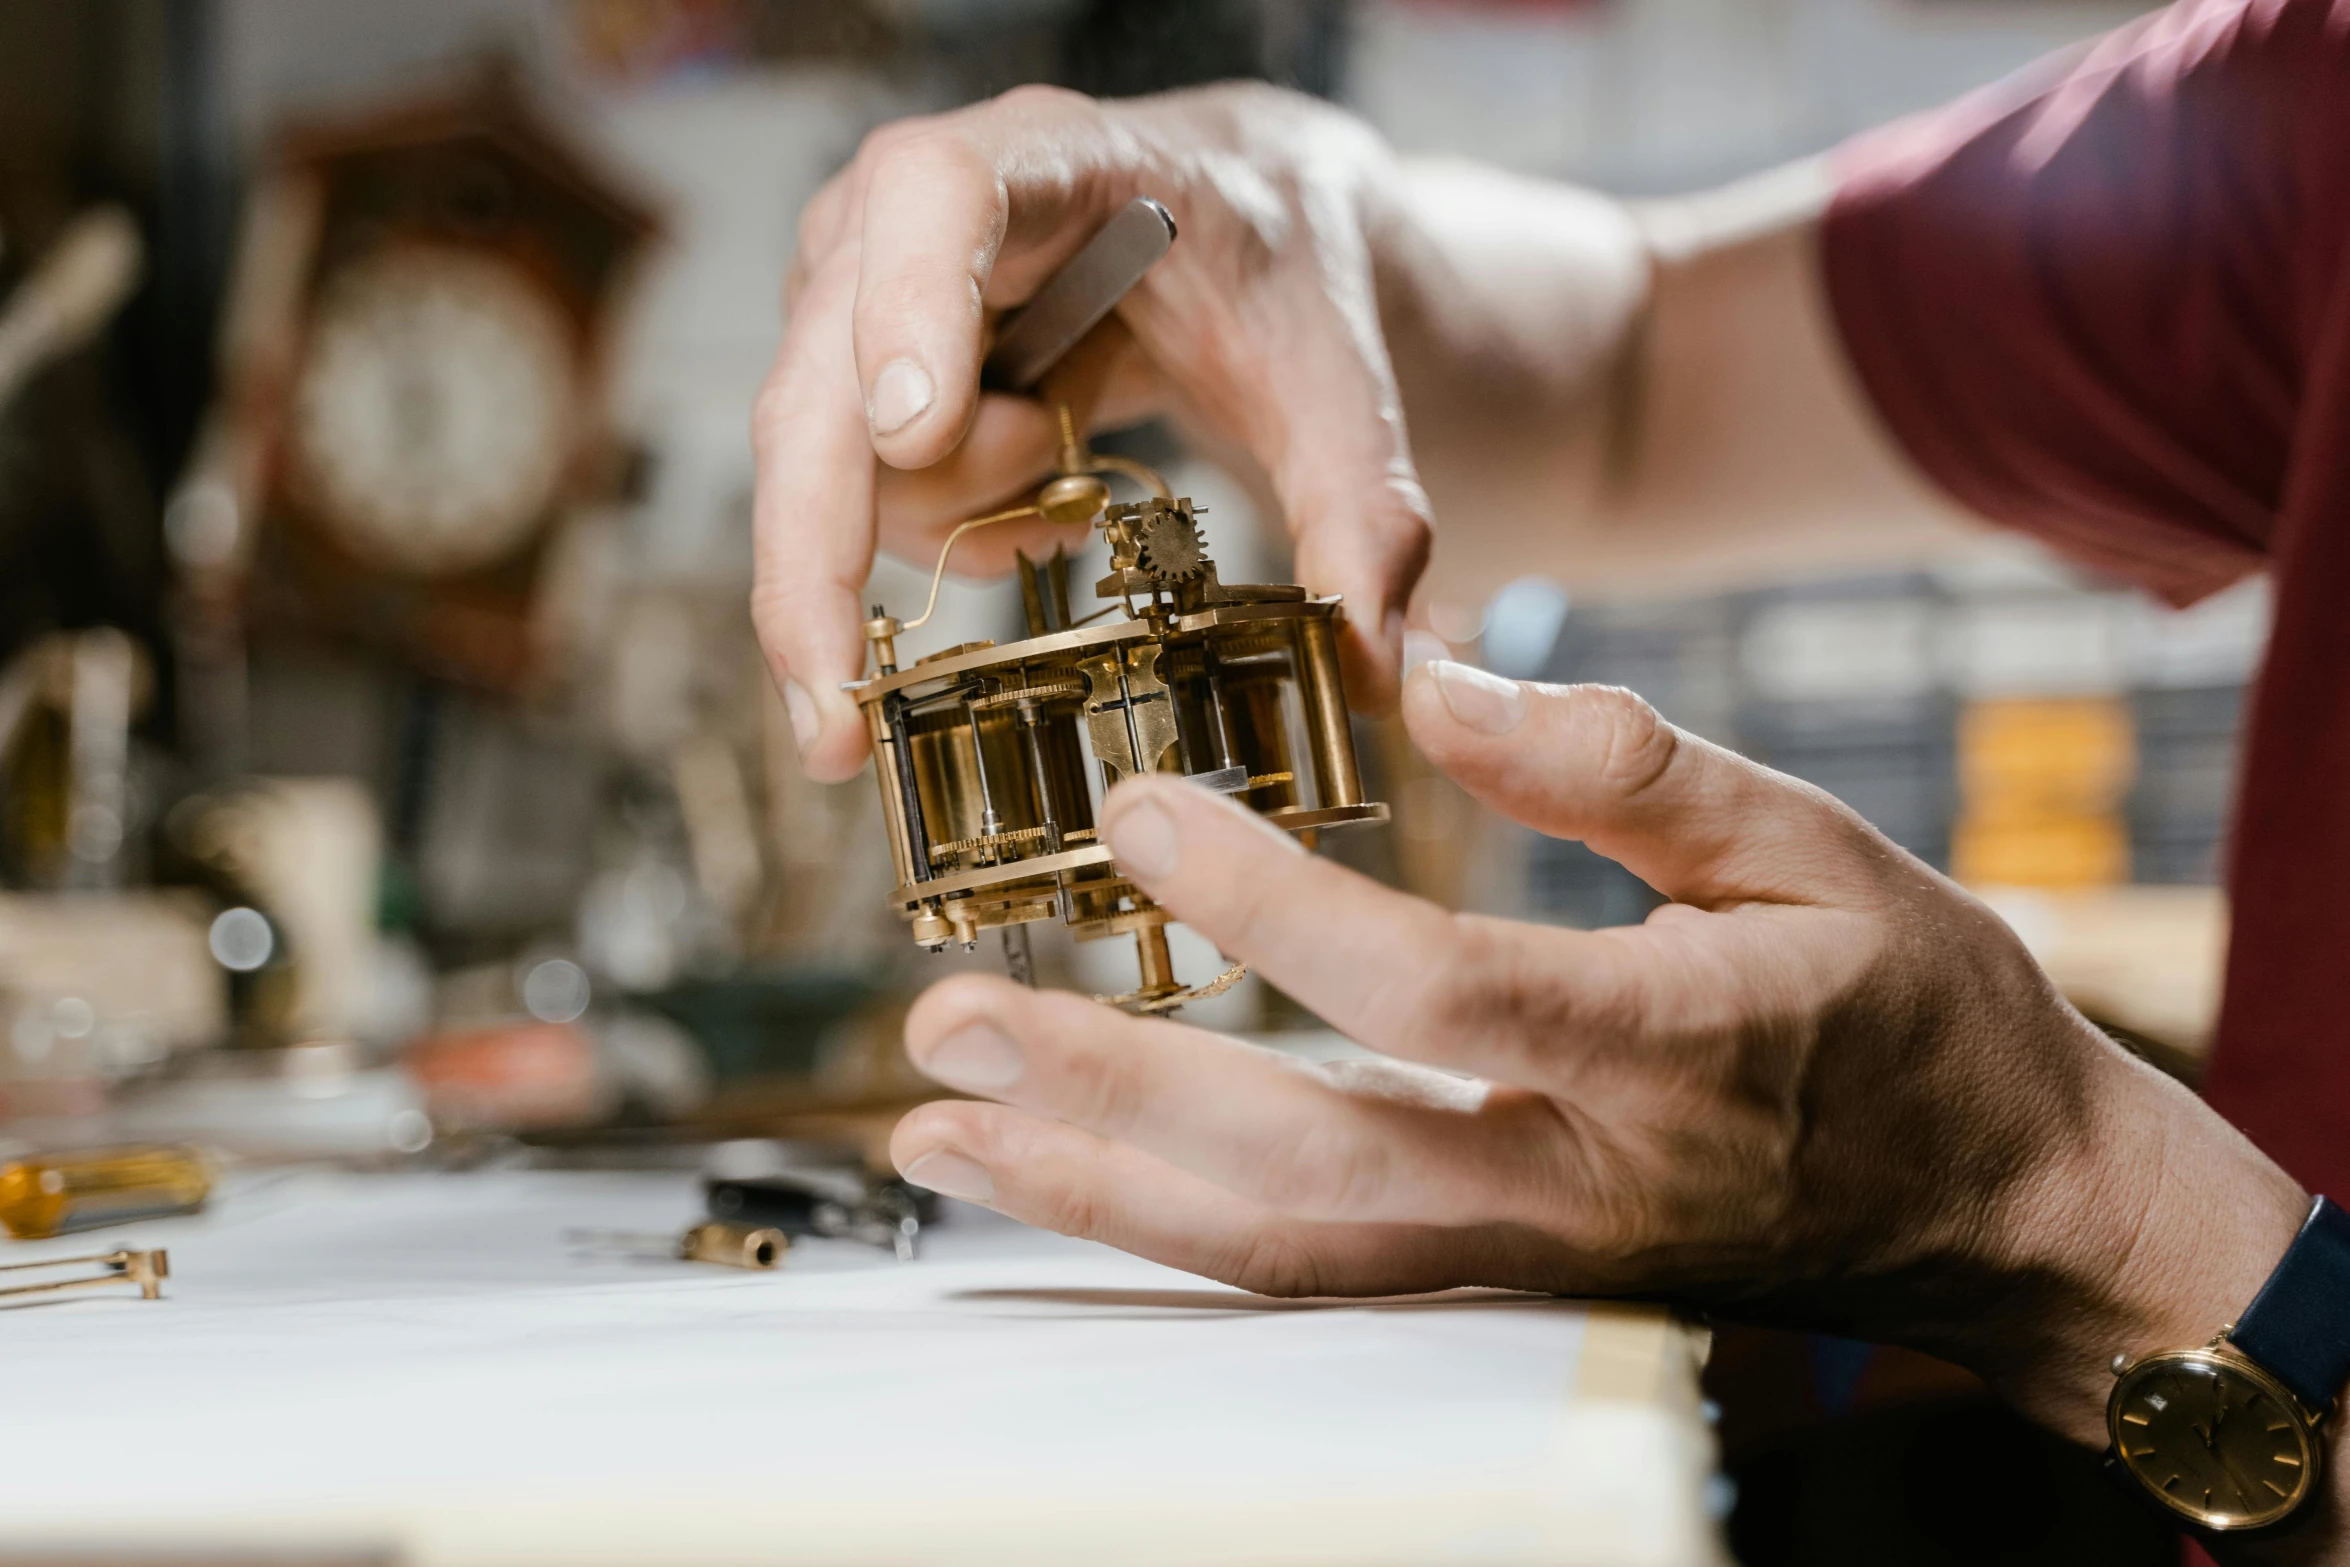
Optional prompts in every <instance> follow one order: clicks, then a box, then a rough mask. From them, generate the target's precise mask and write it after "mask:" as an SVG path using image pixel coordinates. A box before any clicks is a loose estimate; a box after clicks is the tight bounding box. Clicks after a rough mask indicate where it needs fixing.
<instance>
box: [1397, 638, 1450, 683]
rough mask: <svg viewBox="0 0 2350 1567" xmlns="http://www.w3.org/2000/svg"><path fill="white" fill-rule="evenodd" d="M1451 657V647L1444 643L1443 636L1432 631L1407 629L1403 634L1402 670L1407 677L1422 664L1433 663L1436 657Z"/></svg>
mask: <svg viewBox="0 0 2350 1567" xmlns="http://www.w3.org/2000/svg"><path fill="white" fill-rule="evenodd" d="M1450 657H1452V649H1450V648H1448V647H1446V646H1445V645H1444V638H1442V637H1440V636H1438V635H1436V633H1434V632H1433V631H1407V632H1405V633H1404V634H1403V672H1404V674H1405V676H1406V677H1409V676H1410V674H1411V672H1412V671H1413V670H1415V669H1417V668H1419V667H1420V666H1421V665H1422V664H1433V663H1435V662H1436V661H1437V660H1438V659H1441V658H1450Z"/></svg>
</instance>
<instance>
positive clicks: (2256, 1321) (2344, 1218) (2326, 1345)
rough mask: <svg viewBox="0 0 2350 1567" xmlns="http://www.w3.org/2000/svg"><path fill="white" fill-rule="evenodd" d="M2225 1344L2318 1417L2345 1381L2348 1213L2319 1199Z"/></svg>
mask: <svg viewBox="0 0 2350 1567" xmlns="http://www.w3.org/2000/svg"><path fill="white" fill-rule="evenodd" d="M2228 1342H2229V1343H2230V1344H2232V1345H2234V1346H2235V1347H2236V1348H2237V1349H2239V1350H2241V1351H2242V1352H2243V1353H2244V1354H2246V1355H2248V1356H2250V1357H2251V1358H2252V1359H2253V1360H2255V1361H2258V1362H2259V1363H2260V1364H2261V1365H2263V1366H2265V1367H2267V1368H2268V1370H2269V1371H2270V1372H2272V1373H2273V1374H2274V1375H2275V1376H2276V1378H2277V1380H2278V1381H2280V1382H2282V1383H2284V1384H2285V1386H2287V1387H2289V1388H2291V1389H2292V1390H2293V1392H2294V1395H2295V1396H2296V1397H2298V1398H2299V1399H2300V1400H2301V1402H2302V1403H2303V1404H2306V1405H2307V1406H2308V1407H2309V1408H2311V1409H2313V1410H2316V1411H2317V1412H2319V1413H2320V1414H2323V1413H2324V1412H2325V1411H2326V1410H2328V1409H2330V1408H2332V1407H2333V1403H2334V1400H2335V1399H2336V1398H2337V1397H2339V1396H2340V1394H2341V1392H2342V1385H2343V1383H2345V1382H2350V1213H2345V1212H2343V1210H2342V1209H2340V1208H2338V1207H2336V1206H2335V1205H2334V1204H2333V1203H2332V1202H2331V1201H2329V1200H2327V1199H2326V1198H2324V1197H2320V1198H2318V1199H2317V1201H2316V1202H2314V1203H2312V1204H2311V1205H2310V1208H2309V1217H2308V1218H2307V1219H2305V1220H2303V1221H2302V1224H2301V1233H2300V1234H2298V1235H2296V1236H2294V1237H2293V1244H2292V1245H2291V1246H2289V1247H2287V1248H2286V1250H2285V1260H2284V1261H2282V1262H2280V1263H2278V1264H2277V1269H2276V1272H2274V1273H2272V1274H2270V1275H2269V1276H2268V1282H2267V1283H2266V1284H2263V1285H2262V1286H2261V1287H2260V1293H2259V1294H2258V1295H2256V1296H2254V1297H2253V1298H2252V1304H2251V1305H2250V1306H2248V1307H2246V1308H2245V1310H2244V1315H2243V1316H2242V1317H2241V1318H2240V1319H2238V1321H2237V1323H2236V1327H2235V1331H2234V1332H2232V1333H2230V1334H2229V1335H2228Z"/></svg>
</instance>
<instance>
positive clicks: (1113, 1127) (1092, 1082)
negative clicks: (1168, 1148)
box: [1055, 1003, 1149, 1138]
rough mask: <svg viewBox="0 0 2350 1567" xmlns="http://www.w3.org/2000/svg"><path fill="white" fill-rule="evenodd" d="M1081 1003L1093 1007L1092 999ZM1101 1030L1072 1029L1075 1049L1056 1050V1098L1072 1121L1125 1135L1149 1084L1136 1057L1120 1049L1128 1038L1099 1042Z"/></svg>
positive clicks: (1138, 1116)
mask: <svg viewBox="0 0 2350 1567" xmlns="http://www.w3.org/2000/svg"><path fill="white" fill-rule="evenodd" d="M1082 1004H1083V1005H1086V1006H1088V1007H1089V1008H1092V1004H1091V1003H1082ZM1092 1009H1093V1010H1096V1011H1100V1012H1107V1011H1108V1010H1109V1009H1108V1008H1106V1007H1105V1008H1092ZM1113 1015H1114V1014H1113ZM1118 1032H1120V1033H1123V1032H1125V1030H1123V1029H1120V1030H1118ZM1099 1033H1100V1031H1099V1030H1080V1031H1076V1032H1075V1033H1074V1036H1073V1037H1074V1039H1075V1041H1076V1044H1075V1048H1073V1049H1063V1050H1060V1051H1056V1052H1055V1055H1056V1057H1057V1060H1056V1062H1055V1067H1056V1069H1057V1075H1058V1076H1059V1078H1060V1086H1059V1097H1062V1099H1063V1103H1064V1105H1065V1107H1066V1111H1067V1116H1068V1118H1069V1119H1070V1120H1073V1121H1075V1122H1077V1123H1078V1124H1079V1125H1081V1126H1085V1127H1089V1128H1091V1129H1092V1130H1094V1131H1096V1132H1099V1133H1100V1134H1101V1135H1103V1136H1104V1137H1110V1138H1124V1137H1127V1136H1128V1135H1130V1134H1131V1133H1132V1132H1133V1131H1134V1129H1135V1127H1136V1126H1137V1124H1138V1123H1139V1122H1140V1121H1141V1119H1142V1113H1143V1107H1144V1104H1145V1103H1146V1097H1147V1095H1148V1092H1149V1087H1148V1084H1147V1083H1146V1082H1145V1081H1144V1074H1143V1072H1142V1071H1141V1069H1140V1067H1139V1065H1138V1063H1137V1061H1136V1058H1135V1056H1134V1055H1133V1054H1132V1053H1131V1052H1129V1051H1127V1050H1125V1049H1122V1048H1120V1047H1121V1046H1122V1045H1124V1044H1125V1043H1127V1042H1126V1041H1124V1040H1118V1039H1112V1040H1103V1039H1101V1038H1099V1037H1098V1036H1099Z"/></svg>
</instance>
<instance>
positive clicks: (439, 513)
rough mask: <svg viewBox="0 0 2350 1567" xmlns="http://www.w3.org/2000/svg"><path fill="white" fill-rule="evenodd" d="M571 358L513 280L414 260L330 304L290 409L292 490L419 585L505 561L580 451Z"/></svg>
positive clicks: (358, 552) (402, 257) (386, 254)
mask: <svg viewBox="0 0 2350 1567" xmlns="http://www.w3.org/2000/svg"><path fill="white" fill-rule="evenodd" d="M575 359H576V354H575V351H574V348H573V338H572V333H571V329H570V326H569V323H568V322H567V321H566V319H565V317H564V314H563V312H562V310H561V308H560V307H559V306H558V305H557V304H556V303H555V301H553V300H552V299H551V298H549V297H548V295H547V294H546V293H545V292H544V291H543V290H542V289H541V288H540V287H539V286H538V285H537V284H536V283H535V282H534V281H533V280H532V279H531V278H530V276H529V275H528V274H527V273H525V272H523V271H522V270H521V269H519V268H518V267H515V266H513V265H512V264H510V263H507V262H504V261H500V260H496V259H493V258H491V257H487V256H481V255H476V254H471V253H468V252H465V251H459V250H450V249H438V248H429V247H424V246H405V247H398V248H392V249H387V250H384V251H381V252H378V253H376V254H374V255H372V256H368V257H366V258H364V259H361V260H359V261H356V262H353V263H351V264H349V265H347V266H345V267H344V268H342V269H341V270H340V271H339V272H338V273H337V274H336V276H335V277H334V278H333V280H332V281H330V282H329V283H328V285H327V286H326V289H325V290H324V292H323V294H322V295H321V298H320V301H319V309H318V314H317V317H316V321H315V325H314V327H313V330H312V337H311V341H310V347H309V352H308V354H307V355H306V357H305V359H304V361H303V366H302V371H301V374H300V377H299V380H298V382H297V384H296V387H295V391H294V399H293V419H292V428H291V431H290V435H291V441H292V458H293V462H292V470H293V483H294V486H295V490H296V493H297V494H299V495H300V496H301V498H302V499H303V500H304V501H305V503H306V504H307V505H308V507H309V508H310V509H311V510H313V511H314V512H315V513H316V514H317V516H318V519H319V521H320V522H321V523H322V524H324V526H325V527H326V529H327V531H328V532H329V534H330V535H331V536H332V537H333V538H334V539H335V541H336V542H337V543H338V544H340V545H341V546H342V547H343V548H344V549H345V550H347V551H349V552H350V554H352V555H353V556H354V557H356V558H357V559H359V560H361V561H363V562H365V563H366V564H369V565H372V566H377V567H381V568H385V569H389V570H393V571H399V572H403V573H407V574H410V575H414V576H424V577H437V576H447V575H452V574H455V573H458V572H464V571H471V570H476V569H479V568H481V567H484V566H489V565H493V564H495V563H496V562H497V561H499V560H500V559H502V558H504V557H505V556H507V555H509V554H511V553H513V552H514V550H516V549H517V548H518V547H520V546H521V545H522V544H523V543H524V542H525V541H526V540H527V539H528V538H529V536H530V534H531V532H532V530H533V528H534V526H535V525H536V524H537V523H538V522H539V520H540V519H541V518H542V517H543V516H544V515H545V513H546V510H547V507H548V504H549V503H550V501H551V500H552V499H553V498H554V493H555V488H556V486H557V484H558V483H559V482H560V481H561V479H562V476H563V470H564V467H565V464H566V463H567V461H568V460H569V458H570V456H571V451H572V442H573V434H574V424H575V414H576V405H575V396H576V394H575V391H574V387H575V385H576V371H577V366H576V363H575Z"/></svg>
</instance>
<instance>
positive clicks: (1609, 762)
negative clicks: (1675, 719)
mask: <svg viewBox="0 0 2350 1567" xmlns="http://www.w3.org/2000/svg"><path fill="white" fill-rule="evenodd" d="M1561 694H1562V695H1564V696H1565V697H1566V698H1567V700H1569V701H1570V702H1572V703H1574V705H1575V712H1574V720H1575V722H1576V723H1577V724H1578V726H1580V727H1583V728H1585V729H1586V730H1587V731H1589V735H1590V741H1591V744H1592V748H1593V750H1594V751H1595V752H1596V755H1597V761H1596V765H1595V766H1594V767H1593V768H1592V776H1593V777H1594V778H1595V779H1597V780H1598V782H1599V783H1600V785H1601V786H1602V787H1603V788H1605V789H1606V791H1607V792H1608V795H1609V796H1610V797H1611V798H1612V799H1614V800H1616V801H1620V802H1625V803H1629V802H1631V801H1633V800H1636V799H1638V798H1639V797H1640V796H1642V795H1644V794H1646V793H1647V792H1648V791H1649V790H1651V789H1653V788H1654V787H1655V786H1656V785H1657V784H1659V783H1661V782H1663V781H1664V778H1665V775H1666V774H1667V773H1668V772H1669V771H1671V769H1672V766H1673V763H1674V760H1675V759H1676V758H1677V757H1678V756H1679V755H1680V751H1681V731H1680V730H1678V729H1676V728H1674V727H1673V726H1672V725H1671V724H1668V723H1666V722H1665V720H1664V715H1662V714H1661V713H1659V712H1658V711H1657V710H1656V709H1655V708H1654V707H1652V706H1650V705H1649V704H1648V703H1647V702H1646V701H1645V700H1643V699H1642V698H1641V697H1640V696H1638V695H1637V694H1635V693H1633V692H1631V691H1627V690H1625V689H1624V688H1623V687H1621V686H1575V687H1570V688H1568V689H1567V690H1565V691H1564V692H1562V693H1561Z"/></svg>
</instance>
